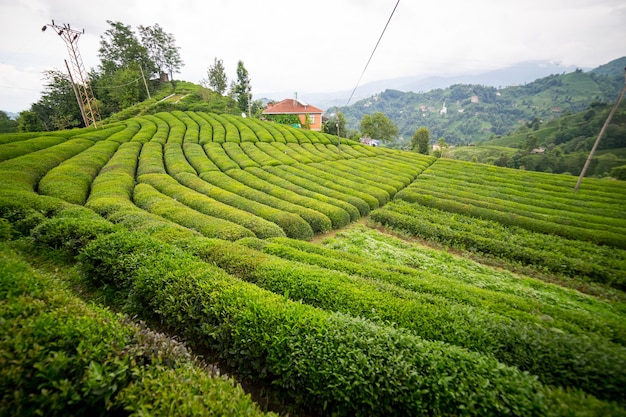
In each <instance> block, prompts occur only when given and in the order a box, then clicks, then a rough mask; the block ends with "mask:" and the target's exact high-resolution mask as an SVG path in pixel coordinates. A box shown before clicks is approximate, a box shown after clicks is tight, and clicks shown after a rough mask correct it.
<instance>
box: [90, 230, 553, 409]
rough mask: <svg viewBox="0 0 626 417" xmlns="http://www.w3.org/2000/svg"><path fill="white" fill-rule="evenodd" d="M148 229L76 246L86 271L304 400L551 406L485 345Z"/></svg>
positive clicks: (351, 404)
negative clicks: (337, 305)
mask: <svg viewBox="0 0 626 417" xmlns="http://www.w3.org/2000/svg"><path fill="white" fill-rule="evenodd" d="M143 239H146V238H145V237H139V236H132V235H129V234H127V233H117V234H112V235H107V236H103V237H102V238H99V239H97V240H96V241H94V242H92V244H91V245H89V247H87V248H86V249H85V250H84V251H83V255H82V257H81V261H82V265H83V270H84V273H85V274H86V276H89V277H92V278H94V279H104V280H109V281H110V280H113V282H116V281H120V282H125V283H126V285H127V287H126V288H127V291H126V293H127V294H129V297H130V300H129V301H128V303H127V305H128V306H136V309H135V311H136V312H137V313H139V314H146V313H147V312H148V311H151V312H152V314H156V315H158V316H159V317H160V318H161V320H162V322H163V323H164V324H166V325H167V326H169V327H170V328H175V329H177V330H178V331H180V332H182V333H184V334H185V335H186V337H188V338H190V339H192V340H194V342H195V343H199V344H202V345H204V346H209V347H211V348H213V349H217V350H218V351H219V352H221V354H222V355H223V358H224V360H226V361H227V362H228V363H229V364H230V365H231V366H233V367H236V368H237V369H238V372H240V373H241V374H243V375H248V376H249V377H250V378H255V379H257V380H261V381H264V382H265V383H267V384H268V385H267V386H271V387H273V388H272V390H275V391H274V392H276V393H277V395H280V396H282V397H283V398H286V399H288V400H290V401H293V402H294V403H295V404H297V405H299V406H300V407H302V409H304V410H308V411H310V412H313V413H319V414H335V415H355V416H361V415H368V416H372V415H390V414H395V415H419V414H432V415H442V414H451V413H457V412H458V411H459V410H464V411H463V413H464V414H466V415H502V414H510V415H542V414H544V413H545V411H546V409H545V405H544V404H543V388H542V387H541V385H539V384H538V383H537V381H536V380H535V378H533V377H531V376H529V375H528V374H525V373H522V372H519V371H518V370H517V369H515V368H510V367H507V366H504V365H502V364H500V363H498V362H497V361H495V360H493V359H492V358H490V357H489V356H484V355H481V354H476V353H471V352H467V351H465V350H463V349H459V348H456V347H453V346H449V345H445V344H442V343H438V342H429V341H426V340H423V339H420V338H418V337H415V336H413V335H411V334H409V333H407V332H405V331H402V330H399V329H394V328H392V327H385V326H379V325H376V324H373V323H371V322H369V321H366V320H363V319H358V318H352V317H348V316H345V315H341V314H333V313H327V312H324V311H321V310H317V309H314V308H311V307H309V306H306V305H303V304H300V303H294V302H289V301H287V300H285V299H284V297H282V296H279V295H275V294H272V293H269V292H267V291H264V290H261V289H259V288H258V287H255V286H253V285H250V284H247V283H244V282H242V281H239V280H237V279H235V278H232V277H230V276H229V275H227V274H225V273H224V272H222V271H220V270H219V269H217V268H213V267H211V266H210V265H209V264H207V263H203V262H198V261H196V260H195V258H193V257H191V256H189V255H185V253H184V252H182V251H180V250H175V249H174V248H171V247H168V246H165V245H163V246H162V247H161V248H158V249H156V248H155V249H153V250H150V251H146V250H145V247H146V243H143V242H142V241H143ZM209 245H210V244H209ZM150 246H151V245H150ZM139 254H142V256H137V255H139ZM225 255H226V256H227V255H228V254H225ZM115 277H119V278H115ZM331 388H332V389H331Z"/></svg>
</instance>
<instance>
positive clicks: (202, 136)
mask: <svg viewBox="0 0 626 417" xmlns="http://www.w3.org/2000/svg"><path fill="white" fill-rule="evenodd" d="M186 113H187V114H188V115H189V117H190V118H191V119H192V120H193V121H194V122H196V123H197V124H198V127H199V129H200V131H199V132H198V143H199V144H200V145H204V144H205V143H207V142H211V141H213V127H212V126H211V124H210V123H209V122H208V120H206V119H205V118H203V117H202V116H200V115H199V114H198V113H196V112H193V111H187V112H186ZM183 145H187V143H184V144H183ZM190 145H191V144H190Z"/></svg>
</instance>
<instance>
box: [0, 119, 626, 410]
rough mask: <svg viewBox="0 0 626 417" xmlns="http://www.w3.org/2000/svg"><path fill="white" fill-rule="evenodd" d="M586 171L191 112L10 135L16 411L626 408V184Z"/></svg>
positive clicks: (10, 309) (2, 307) (0, 365)
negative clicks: (501, 164)
mask: <svg viewBox="0 0 626 417" xmlns="http://www.w3.org/2000/svg"><path fill="white" fill-rule="evenodd" d="M575 182H576V178H574V177H570V176H564V175H552V174H542V173H534V172H524V171H519V170H509V169H505V168H496V167H493V166H487V165H482V164H472V163H465V162H460V161H452V160H446V159H435V158H433V157H428V156H423V155H419V154H415V153H409V152H401V151H395V150H390V149H385V148H375V147H368V146H363V145H361V144H358V143H355V142H352V141H349V140H346V139H342V140H341V143H339V142H338V141H337V138H336V137H334V136H329V135H326V134H322V133H318V132H312V131H307V130H300V129H294V128H291V127H289V126H283V125H279V124H274V123H266V122H261V121H258V120H253V119H247V118H241V117H238V116H232V115H217V114H212V113H201V112H192V111H186V112H183V111H173V112H162V113H157V114H155V115H145V116H140V117H135V118H132V119H129V120H126V121H122V122H116V123H114V124H110V125H107V126H104V127H101V128H99V129H93V128H89V129H76V130H69V131H61V132H45V133H41V134H40V136H33V134H28V135H27V134H5V135H0V184H2V187H1V188H0V238H1V239H0V246H1V247H2V251H1V252H0V312H1V316H0V327H1V328H2V339H0V340H1V341H0V415H2V416H5V415H6V416H9V415H165V414H167V415H202V416H205V415H220V416H223V415H276V414H279V415H296V416H316V415H320V416H321V415H324V416H325V415H333V416H390V415H398V416H400V415H402V416H422V415H437V416H439V415H447V416H571V415H575V416H603V417H604V416H613V415H621V416H624V415H626V296H625V294H624V291H625V290H626V205H625V204H624V202H625V201H626V183H624V182H623V181H611V180H600V179H593V178H587V179H585V180H584V181H583V183H582V186H581V188H580V190H579V191H578V192H574V191H573V189H574V184H575ZM242 386H243V387H245V388H246V389H245V390H244V389H243V388H242Z"/></svg>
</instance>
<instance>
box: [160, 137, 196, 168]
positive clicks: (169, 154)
mask: <svg viewBox="0 0 626 417" xmlns="http://www.w3.org/2000/svg"><path fill="white" fill-rule="evenodd" d="M163 160H164V162H165V169H166V171H167V172H168V173H169V174H170V175H176V174H179V173H181V172H188V173H190V174H194V175H196V174H197V172H196V170H195V169H194V167H193V166H192V165H191V164H190V163H189V161H188V160H187V158H186V157H185V153H184V152H183V145H181V144H180V143H171V142H168V143H166V144H165V149H164V154H163Z"/></svg>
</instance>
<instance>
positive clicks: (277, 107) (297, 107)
mask: <svg viewBox="0 0 626 417" xmlns="http://www.w3.org/2000/svg"><path fill="white" fill-rule="evenodd" d="M291 113H294V114H302V113H309V114H313V113H316V114H317V113H319V114H322V113H324V110H322V109H320V108H319V107H315V106H312V105H310V104H306V103H303V102H301V101H300V100H297V99H294V98H287V99H285V100H283V101H279V102H278V103H276V104H274V105H272V104H268V105H267V107H266V108H265V110H263V114H291Z"/></svg>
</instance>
